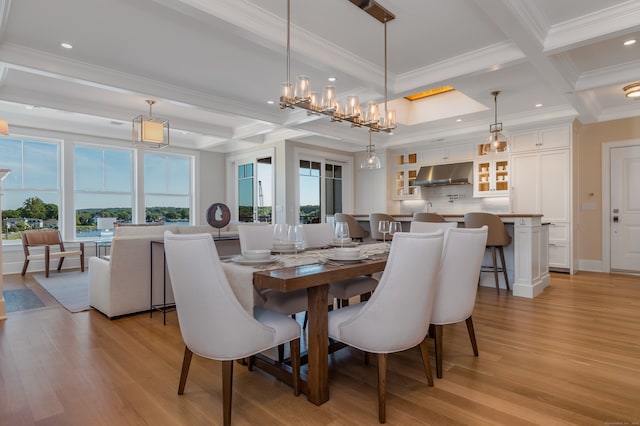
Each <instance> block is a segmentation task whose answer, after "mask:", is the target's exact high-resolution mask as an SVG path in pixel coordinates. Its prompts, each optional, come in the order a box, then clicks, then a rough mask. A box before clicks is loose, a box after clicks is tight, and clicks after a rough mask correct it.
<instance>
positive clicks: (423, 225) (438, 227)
mask: <svg viewBox="0 0 640 426" xmlns="http://www.w3.org/2000/svg"><path fill="white" fill-rule="evenodd" d="M456 227H458V222H416V221H411V226H410V227H409V232H423V233H431V232H436V231H442V232H445V231H446V230H447V229H451V228H456Z"/></svg>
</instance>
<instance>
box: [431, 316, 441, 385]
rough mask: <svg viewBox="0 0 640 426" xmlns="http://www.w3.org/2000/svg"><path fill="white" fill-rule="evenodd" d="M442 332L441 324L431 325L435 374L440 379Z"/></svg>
mask: <svg viewBox="0 0 640 426" xmlns="http://www.w3.org/2000/svg"><path fill="white" fill-rule="evenodd" d="M443 333H444V326H443V325H434V326H433V340H434V342H435V344H434V346H435V350H436V376H437V377H438V379H442V334H443Z"/></svg>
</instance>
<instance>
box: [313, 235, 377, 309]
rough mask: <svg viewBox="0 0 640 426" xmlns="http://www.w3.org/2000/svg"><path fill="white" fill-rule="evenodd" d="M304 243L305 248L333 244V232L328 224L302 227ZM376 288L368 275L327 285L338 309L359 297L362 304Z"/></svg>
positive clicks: (375, 283)
mask: <svg viewBox="0 0 640 426" xmlns="http://www.w3.org/2000/svg"><path fill="white" fill-rule="evenodd" d="M302 229H303V232H304V241H305V244H306V246H307V247H326V246H328V245H330V244H331V243H332V242H333V230H332V227H331V224H328V223H311V224H305V225H302ZM377 286H378V280H376V279H375V278H372V277H370V276H368V275H361V276H359V277H356V278H349V279H346V280H339V281H332V282H330V283H329V295H331V296H332V297H335V298H336V299H337V300H338V307H344V306H349V299H350V298H352V297H355V296H360V301H361V302H363V301H365V300H367V299H369V297H370V296H371V292H373V290H375V288H376V287H377Z"/></svg>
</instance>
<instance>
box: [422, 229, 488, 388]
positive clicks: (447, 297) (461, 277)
mask: <svg viewBox="0 0 640 426" xmlns="http://www.w3.org/2000/svg"><path fill="white" fill-rule="evenodd" d="M487 232H488V231H487V226H483V227H482V228H476V229H467V228H451V229H449V230H447V231H446V233H445V237H444V247H443V249H442V260H441V264H440V273H439V274H438V289H437V290H436V296H435V302H434V303H433V313H432V314H431V325H430V327H429V335H430V336H431V337H433V339H434V341H435V351H436V375H437V376H438V378H442V373H443V370H442V334H443V326H445V325H447V324H453V323H457V322H461V321H465V322H466V324H467V331H468V333H469V339H470V340H471V346H472V348H473V355H474V356H478V345H477V343H476V335H475V331H474V329H473V321H472V319H471V314H472V312H473V307H474V306H475V302H476V293H477V290H478V276H479V275H480V267H481V266H482V258H483V257H484V250H485V244H486V243H487Z"/></svg>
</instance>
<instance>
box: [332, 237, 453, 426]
mask: <svg viewBox="0 0 640 426" xmlns="http://www.w3.org/2000/svg"><path fill="white" fill-rule="evenodd" d="M442 243H443V234H442V232H437V233H434V234H411V233H403V232H400V233H398V234H396V237H395V238H394V241H393V245H392V246H391V250H390V252H389V257H388V260H387V265H386V267H385V270H384V274H383V275H382V279H381V281H380V284H378V288H377V289H376V291H375V292H374V293H373V295H372V296H371V299H369V301H367V302H365V303H358V304H356V305H351V306H348V307H346V308H342V309H336V310H335V311H332V312H329V330H328V332H329V337H330V338H332V339H335V340H338V341H340V342H343V343H346V344H347V345H349V346H352V347H355V348H357V349H360V350H362V351H365V352H369V353H376V354H377V355H378V421H379V422H380V423H384V422H385V420H386V383H387V380H386V375H387V354H389V353H394V352H399V351H403V350H406V349H409V348H412V347H414V346H416V345H420V351H421V353H422V361H423V363H424V368H425V372H426V375H427V380H428V383H429V385H430V386H433V375H432V373H431V366H430V364H429V355H428V348H427V331H428V328H429V322H430V320H431V311H432V308H433V301H434V298H435V293H436V284H437V281H436V278H437V275H438V269H439V266H440V258H441V254H442Z"/></svg>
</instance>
